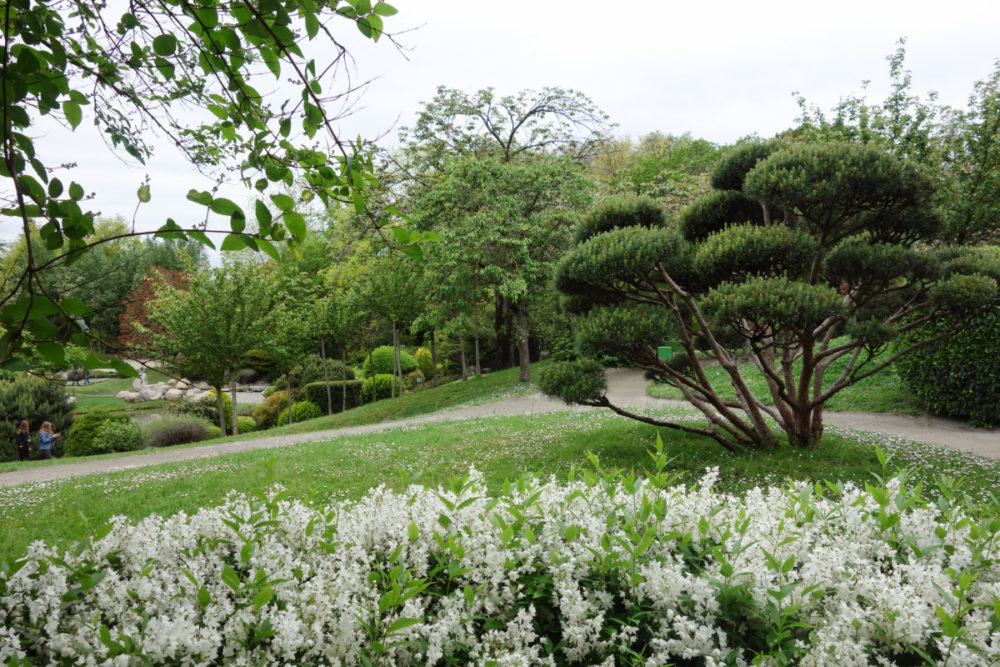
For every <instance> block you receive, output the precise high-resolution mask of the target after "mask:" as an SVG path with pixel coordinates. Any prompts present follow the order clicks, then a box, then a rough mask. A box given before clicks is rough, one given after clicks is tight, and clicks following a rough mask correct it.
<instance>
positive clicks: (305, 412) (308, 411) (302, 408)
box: [278, 401, 323, 426]
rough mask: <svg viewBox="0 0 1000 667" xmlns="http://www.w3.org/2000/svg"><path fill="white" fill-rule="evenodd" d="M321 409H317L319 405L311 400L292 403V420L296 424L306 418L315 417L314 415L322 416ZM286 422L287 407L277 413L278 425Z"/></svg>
mask: <svg viewBox="0 0 1000 667" xmlns="http://www.w3.org/2000/svg"><path fill="white" fill-rule="evenodd" d="M322 416H323V411H322V410H320V409H319V406H318V405H316V404H315V403H313V402H312V401H299V402H298V403H295V404H294V405H292V421H293V422H294V423H296V424H298V423H300V422H304V421H306V420H307V419H316V417H322ZM286 424H288V408H285V409H284V410H282V411H281V414H280V415H278V426H285V425H286Z"/></svg>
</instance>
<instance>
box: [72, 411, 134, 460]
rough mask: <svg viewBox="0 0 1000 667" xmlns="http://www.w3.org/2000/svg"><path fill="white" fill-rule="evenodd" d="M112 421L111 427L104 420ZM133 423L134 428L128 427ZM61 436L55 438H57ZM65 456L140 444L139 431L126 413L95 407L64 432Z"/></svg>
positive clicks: (121, 448)
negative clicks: (67, 431)
mask: <svg viewBox="0 0 1000 667" xmlns="http://www.w3.org/2000/svg"><path fill="white" fill-rule="evenodd" d="M109 423H114V424H116V427H111V428H110V430H109V428H108V427H106V426H105V425H106V424H109ZM129 425H131V426H134V427H135V428H134V430H133V429H130V428H129ZM61 439H62V438H57V439H56V442H59V440H61ZM64 447H65V454H66V456H91V455H93V454H107V453H110V452H128V451H133V450H135V449H140V448H141V447H142V431H141V430H140V429H139V426H138V425H136V424H135V423H133V422H132V419H131V418H129V417H128V415H115V414H111V413H110V412H107V411H106V410H94V411H93V412H88V413H87V414H85V415H83V416H82V417H80V418H79V419H77V420H76V422H75V423H74V424H73V426H72V427H71V428H70V429H69V433H68V434H66V444H65V445H64Z"/></svg>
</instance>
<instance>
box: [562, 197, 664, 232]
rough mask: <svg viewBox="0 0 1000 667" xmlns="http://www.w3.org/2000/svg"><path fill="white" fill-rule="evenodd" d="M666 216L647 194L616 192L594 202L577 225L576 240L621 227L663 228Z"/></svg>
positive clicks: (659, 205)
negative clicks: (617, 193) (620, 193)
mask: <svg viewBox="0 0 1000 667" xmlns="http://www.w3.org/2000/svg"><path fill="white" fill-rule="evenodd" d="M665 224H666V218H665V216H664V214H663V206H662V205H661V204H659V203H658V202H656V201H654V200H653V199H651V198H650V197H645V196H641V195H618V196H615V197H609V198H608V199H605V200H603V201H601V202H599V203H597V204H596V205H594V207H593V208H592V209H591V210H590V211H589V212H588V213H587V216H586V217H585V218H584V219H583V220H582V221H581V222H580V224H579V225H578V226H577V228H576V242H577V243H583V242H584V241H586V240H588V239H590V238H591V237H593V236H596V235H598V234H601V233H603V232H609V231H611V230H612V229H621V228H622V227H632V226H639V227H647V228H650V229H654V228H658V227H663V226H664V225H665Z"/></svg>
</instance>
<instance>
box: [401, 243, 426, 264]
mask: <svg viewBox="0 0 1000 667" xmlns="http://www.w3.org/2000/svg"><path fill="white" fill-rule="evenodd" d="M401 251H402V253H403V254H404V255H406V256H407V257H410V258H411V259H415V260H417V261H418V262H420V261H423V259H424V251H423V250H421V249H420V246H418V245H408V246H406V247H405V248H401Z"/></svg>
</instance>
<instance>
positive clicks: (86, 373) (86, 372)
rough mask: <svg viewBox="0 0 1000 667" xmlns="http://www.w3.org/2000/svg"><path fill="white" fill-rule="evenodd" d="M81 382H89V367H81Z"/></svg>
mask: <svg viewBox="0 0 1000 667" xmlns="http://www.w3.org/2000/svg"><path fill="white" fill-rule="evenodd" d="M83 383H84V384H90V369H89V368H84V369H83Z"/></svg>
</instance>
